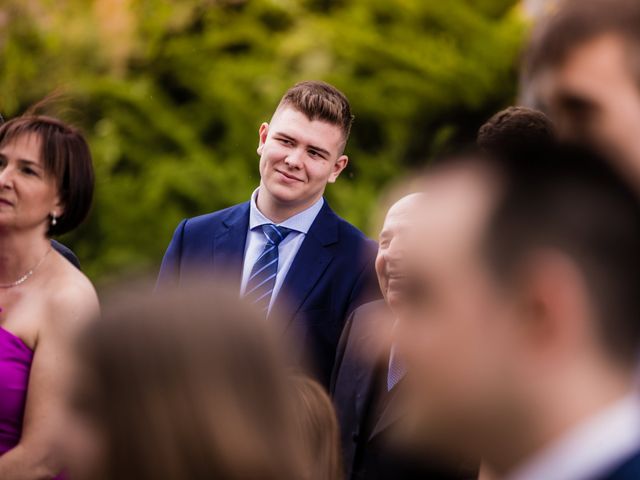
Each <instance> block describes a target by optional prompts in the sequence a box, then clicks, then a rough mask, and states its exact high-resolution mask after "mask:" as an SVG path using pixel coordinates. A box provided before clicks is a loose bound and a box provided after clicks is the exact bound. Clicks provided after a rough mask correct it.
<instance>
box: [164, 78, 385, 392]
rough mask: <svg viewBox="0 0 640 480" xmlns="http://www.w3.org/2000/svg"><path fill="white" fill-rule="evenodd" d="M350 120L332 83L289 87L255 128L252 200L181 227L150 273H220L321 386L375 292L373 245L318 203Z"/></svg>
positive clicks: (339, 159) (336, 172)
mask: <svg viewBox="0 0 640 480" xmlns="http://www.w3.org/2000/svg"><path fill="white" fill-rule="evenodd" d="M352 121H353V116H352V114H351V107H350V105H349V101H348V100H347V98H346V97H345V96H344V94H342V92H340V91H339V90H337V89H336V88H335V87H333V86H331V85H328V84H326V83H322V82H315V81H311V82H302V83H299V84H297V85H295V86H293V87H292V88H291V89H289V90H288V91H287V92H286V93H285V95H284V96H283V97H282V100H281V101H280V103H279V105H278V107H277V108H276V111H275V113H274V114H273V117H272V118H271V121H270V123H266V122H265V123H263V124H262V125H261V126H260V129H259V131H258V140H259V144H258V150H257V152H258V155H259V156H260V165H259V167H260V185H259V187H258V188H257V189H256V190H255V191H254V192H253V195H252V196H251V199H250V201H248V202H245V203H242V204H240V205H235V206H233V207H230V208H227V209H225V210H221V211H218V212H214V213H210V214H207V215H203V216H200V217H196V218H191V219H188V220H184V221H182V222H181V223H180V225H178V228H177V229H176V231H175V234H174V236H173V239H172V240H171V243H170V245H169V247H168V249H167V252H166V254H165V257H164V260H163V261H162V267H161V270H160V274H159V277H158V288H159V289H162V288H165V287H171V286H176V285H179V284H180V283H181V279H182V277H183V276H184V275H188V274H189V273H190V272H193V271H194V270H197V271H204V272H209V273H212V274H216V275H217V276H220V275H226V276H227V278H228V279H229V281H231V282H233V283H234V284H235V285H236V286H237V288H238V290H239V291H240V293H241V295H242V296H243V297H246V298H247V299H248V300H249V301H251V302H254V303H255V304H256V305H257V306H258V307H259V308H260V309H261V310H262V311H263V313H264V315H265V316H272V315H271V314H272V313H273V312H275V311H277V312H278V316H280V317H282V320H283V322H284V327H283V330H286V333H287V335H289V336H292V337H295V338H297V340H298V342H297V344H294V343H293V342H292V345H294V347H295V348H297V350H298V352H299V354H300V356H301V357H304V360H305V361H308V363H309V364H310V365H309V367H310V373H312V374H313V375H314V376H315V378H316V379H318V380H319V381H320V382H321V383H322V384H323V385H324V386H325V387H326V386H328V384H329V379H330V376H331V369H332V367H333V361H334V358H335V351H336V345H337V344H338V339H339V338H340V333H341V332H342V328H343V326H344V322H345V320H346V318H347V317H348V316H349V314H350V313H351V312H352V311H353V310H354V309H355V308H356V307H357V306H359V305H360V304H361V303H363V302H365V301H367V300H368V299H371V298H376V297H378V296H379V292H377V289H376V288H375V272H374V267H373V262H374V258H375V243H374V242H373V241H371V240H369V239H367V238H366V237H365V236H364V234H362V232H360V231H359V230H358V229H356V228H355V227H354V226H353V225H350V224H349V223H347V222H346V221H344V220H343V219H341V218H340V217H338V216H337V215H336V214H335V213H334V212H333V210H331V208H330V207H329V205H328V204H327V202H326V201H325V200H324V198H323V194H324V191H325V189H326V187H327V185H328V184H330V183H334V182H335V181H336V180H337V179H338V177H339V176H340V174H341V173H342V171H343V170H344V169H345V167H346V166H347V163H348V161H349V158H348V157H347V156H346V155H345V154H344V150H345V146H346V144H347V139H348V137H349V132H350V129H351V123H352Z"/></svg>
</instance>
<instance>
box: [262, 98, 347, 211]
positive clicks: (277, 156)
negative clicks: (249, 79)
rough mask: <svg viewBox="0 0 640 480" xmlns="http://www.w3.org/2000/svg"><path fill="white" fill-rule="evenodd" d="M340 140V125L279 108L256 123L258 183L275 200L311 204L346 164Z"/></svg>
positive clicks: (286, 203) (285, 202) (293, 204)
mask: <svg viewBox="0 0 640 480" xmlns="http://www.w3.org/2000/svg"><path fill="white" fill-rule="evenodd" d="M344 142H345V139H344V135H343V133H342V130H341V129H340V127H338V126H336V125H332V124H330V123H327V122H325V121H322V120H309V119H308V118H307V116H306V115H305V114H304V113H302V112H299V111H298V110H295V109H294V108H291V107H286V106H285V107H283V108H280V109H279V110H277V111H276V113H275V115H274V116H273V119H272V120H271V123H270V124H267V123H263V124H262V126H261V127H260V145H259V147H258V154H259V155H260V177H261V186H262V187H264V189H265V190H266V192H267V194H268V195H270V197H271V198H272V200H273V201H274V202H276V203H280V204H285V205H289V206H306V205H310V204H312V203H313V202H315V201H316V200H318V199H319V198H320V197H321V196H322V194H323V193H324V189H325V187H326V186H327V183H333V182H335V181H336V179H337V178H338V176H339V175H340V173H341V172H342V170H344V168H345V167H346V166H347V162H348V158H347V157H346V156H345V155H342V150H343V148H344Z"/></svg>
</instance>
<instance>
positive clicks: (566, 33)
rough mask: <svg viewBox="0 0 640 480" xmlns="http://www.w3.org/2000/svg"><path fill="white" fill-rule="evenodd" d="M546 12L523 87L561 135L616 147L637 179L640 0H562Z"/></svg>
mask: <svg viewBox="0 0 640 480" xmlns="http://www.w3.org/2000/svg"><path fill="white" fill-rule="evenodd" d="M545 20H546V21H542V22H541V24H540V26H539V28H538V29H537V31H535V32H534V35H533V39H532V42H531V45H530V47H529V51H528V54H527V56H526V63H525V72H524V75H525V85H526V87H527V88H529V89H531V92H530V93H531V94H532V95H533V97H534V98H535V100H536V101H537V102H539V103H540V105H541V106H542V108H543V109H545V110H546V111H547V112H548V113H549V115H550V116H551V118H552V120H553V121H554V123H555V124H556V126H557V128H558V132H559V134H560V135H561V136H562V137H564V138H570V139H573V140H579V141H590V142H591V141H593V142H595V144H596V145H597V146H599V147H600V148H604V149H606V150H607V151H615V152H616V157H618V156H619V160H620V162H621V165H620V166H621V167H622V168H623V172H624V173H625V174H628V175H632V176H633V178H634V180H635V183H636V185H637V186H640V61H639V60H638V59H639V58H640V27H639V25H640V2H638V1H637V0H589V1H582V0H565V1H564V2H562V3H561V5H560V7H559V10H558V11H557V12H555V13H554V15H552V16H551V17H549V18H548V19H545Z"/></svg>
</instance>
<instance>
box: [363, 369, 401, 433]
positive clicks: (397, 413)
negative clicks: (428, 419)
mask: <svg viewBox="0 0 640 480" xmlns="http://www.w3.org/2000/svg"><path fill="white" fill-rule="evenodd" d="M385 372H386V370H385ZM401 383H402V381H401V382H400V383H399V384H398V385H396V386H395V387H394V390H395V389H396V388H398V386H399V385H400V384H401ZM390 395H391V398H390V399H389V401H388V402H387V405H386V406H385V408H384V410H383V411H382V414H381V415H380V418H378V421H377V422H376V425H375V426H374V427H373V430H372V431H371V435H369V441H371V440H372V439H373V438H374V437H375V436H377V435H379V434H381V433H382V432H384V431H385V430H386V429H388V428H389V427H391V426H393V425H394V424H395V423H396V422H398V421H399V420H400V419H401V418H402V414H403V411H404V410H403V408H402V405H401V404H400V403H401V402H400V401H399V400H398V397H399V395H398V392H397V391H396V392H394V391H393V390H392V391H391V393H390Z"/></svg>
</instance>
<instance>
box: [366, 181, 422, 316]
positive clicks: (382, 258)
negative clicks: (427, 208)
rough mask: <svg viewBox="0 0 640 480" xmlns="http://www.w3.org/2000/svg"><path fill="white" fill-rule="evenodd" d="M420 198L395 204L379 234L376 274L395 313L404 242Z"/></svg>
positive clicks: (414, 196) (399, 302)
mask: <svg viewBox="0 0 640 480" xmlns="http://www.w3.org/2000/svg"><path fill="white" fill-rule="evenodd" d="M422 203H423V202H422V194H419V193H414V194H410V195H407V196H405V197H403V198H401V199H400V200H398V201H397V202H396V203H394V204H393V205H392V206H391V208H390V209H389V211H388V212H387V216H386V217H385V219H384V224H383V226H382V230H381V231H380V237H379V244H378V256H377V257H376V273H377V274H378V283H379V284H380V289H381V291H382V295H383V296H384V299H385V301H386V302H387V304H388V305H389V307H391V309H392V310H393V311H394V312H395V313H399V309H401V308H402V303H403V294H404V291H405V285H404V279H405V270H406V264H407V262H408V261H410V259H409V258H407V251H406V240H407V238H406V237H407V234H408V232H409V230H410V229H411V228H412V226H413V224H414V220H415V217H416V215H417V211H418V209H420V208H421V207H422Z"/></svg>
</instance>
